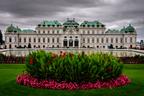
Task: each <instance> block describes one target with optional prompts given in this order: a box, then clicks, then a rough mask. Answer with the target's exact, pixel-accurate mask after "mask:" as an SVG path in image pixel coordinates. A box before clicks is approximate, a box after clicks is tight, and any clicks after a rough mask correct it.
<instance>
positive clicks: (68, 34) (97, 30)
mask: <svg viewBox="0 0 144 96" xmlns="http://www.w3.org/2000/svg"><path fill="white" fill-rule="evenodd" d="M54 22H55V21H54ZM56 22H57V21H56ZM66 22H69V21H68V20H67V21H66ZM71 22H75V21H74V20H73V21H71ZM85 22H88V21H85ZM88 23H89V22H88ZM48 24H50V25H48V26H46V25H43V26H42V24H41V25H40V24H39V25H38V26H37V27H36V29H35V30H34V31H31V30H25V31H21V30H13V29H12V28H9V29H7V30H6V32H5V46H6V48H16V47H28V45H29V44H30V46H31V48H40V49H45V48H96V49H108V48H110V46H111V47H113V48H134V47H136V39H137V34H136V31H135V30H132V31H133V32H128V31H129V29H130V28H129V29H126V28H125V30H127V31H125V30H123V29H122V30H121V31H118V30H107V29H106V27H105V25H102V26H101V27H100V26H99V25H98V27H94V25H93V27H92V26H89V25H88V24H87V23H86V24H87V25H82V24H81V25H77V26H75V25H74V26H73V24H72V25H69V26H66V25H64V24H63V25H57V24H55V25H53V26H51V25H52V24H51V22H49V23H48ZM69 24H70V23H69ZM90 24H91V23H90ZM95 26H96V25H95ZM129 26H130V27H132V26H131V25H129ZM129 26H128V27H129ZM10 27H13V25H11V26H10ZM130 31H131V29H130Z"/></svg>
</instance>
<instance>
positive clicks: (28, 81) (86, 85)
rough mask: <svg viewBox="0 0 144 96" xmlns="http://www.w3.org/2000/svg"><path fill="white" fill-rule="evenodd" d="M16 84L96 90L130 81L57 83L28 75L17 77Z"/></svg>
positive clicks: (125, 83) (121, 78)
mask: <svg viewBox="0 0 144 96" xmlns="http://www.w3.org/2000/svg"><path fill="white" fill-rule="evenodd" d="M16 82H17V83H18V84H21V85H25V86H31V87H33V88H47V89H68V90H76V89H98V88H114V87H119V86H124V85H127V84H129V83H130V82H131V81H130V80H129V79H128V77H127V76H125V75H120V76H119V77H118V78H115V79H111V80H108V81H99V80H98V81H96V82H93V83H92V82H83V83H76V82H67V81H61V82H57V81H55V80H38V79H37V78H34V77H32V76H31V75H29V74H21V75H18V76H17V79H16Z"/></svg>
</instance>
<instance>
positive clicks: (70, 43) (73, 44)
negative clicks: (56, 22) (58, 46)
mask: <svg viewBox="0 0 144 96" xmlns="http://www.w3.org/2000/svg"><path fill="white" fill-rule="evenodd" d="M63 47H68V48H78V47H79V40H78V39H75V40H73V39H64V40H63Z"/></svg>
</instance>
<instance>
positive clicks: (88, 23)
mask: <svg viewBox="0 0 144 96" xmlns="http://www.w3.org/2000/svg"><path fill="white" fill-rule="evenodd" d="M81 26H85V27H100V26H101V27H104V26H105V25H104V24H102V23H101V22H99V21H84V22H83V23H81Z"/></svg>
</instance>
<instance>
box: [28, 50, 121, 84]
mask: <svg viewBox="0 0 144 96" xmlns="http://www.w3.org/2000/svg"><path fill="white" fill-rule="evenodd" d="M122 69H123V64H122V63H121V62H120V61H119V60H118V59H117V58H116V57H114V56H112V55H110V54H102V53H96V54H91V55H85V54H84V53H81V54H78V53H74V54H72V53H65V52H61V54H60V55H57V54H54V53H50V52H49V53H47V52H45V51H36V52H32V53H30V54H29V55H28V56H27V57H26V71H27V72H28V73H29V74H30V75H31V76H33V77H35V78H38V79H44V80H55V81H57V82H61V81H67V82H78V83H79V82H95V81H97V80H100V81H106V80H109V79H112V78H117V77H119V76H120V75H121V74H122Z"/></svg>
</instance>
